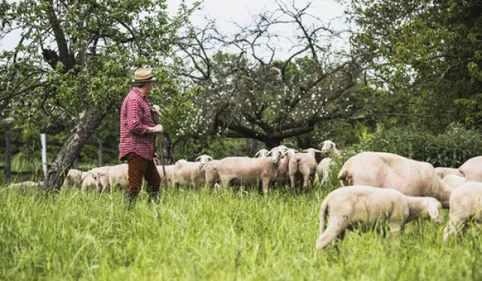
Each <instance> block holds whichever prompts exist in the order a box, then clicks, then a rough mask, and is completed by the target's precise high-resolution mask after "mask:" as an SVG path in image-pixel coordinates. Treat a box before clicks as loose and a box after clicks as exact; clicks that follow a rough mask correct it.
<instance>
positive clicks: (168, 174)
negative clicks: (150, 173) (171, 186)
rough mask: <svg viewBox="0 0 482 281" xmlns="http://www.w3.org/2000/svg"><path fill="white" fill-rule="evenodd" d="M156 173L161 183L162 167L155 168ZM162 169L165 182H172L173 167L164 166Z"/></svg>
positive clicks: (162, 178)
mask: <svg viewBox="0 0 482 281" xmlns="http://www.w3.org/2000/svg"><path fill="white" fill-rule="evenodd" d="M156 167H157V171H158V172H159V176H161V182H162V181H163V180H164V171H163V170H162V166H156ZM164 169H165V170H166V177H165V180H166V181H168V182H170V181H172V177H173V176H174V169H175V165H166V166H164Z"/></svg>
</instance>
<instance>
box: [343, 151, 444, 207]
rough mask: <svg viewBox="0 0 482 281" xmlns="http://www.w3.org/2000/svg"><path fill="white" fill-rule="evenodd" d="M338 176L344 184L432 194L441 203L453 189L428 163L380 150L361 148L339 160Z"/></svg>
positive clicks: (406, 192)
mask: <svg viewBox="0 0 482 281" xmlns="http://www.w3.org/2000/svg"><path fill="white" fill-rule="evenodd" d="M338 179H340V181H341V182H342V184H343V185H345V186H348V185H368V186H374V187H386V188H393V189H396V190H398V191H400V192H402V193H403V194H405V195H409V196H430V197H434V198H436V199H437V200H439V201H440V202H442V204H443V205H444V206H445V207H448V205H449V199H450V194H451V192H452V190H453V188H452V187H450V186H449V185H447V184H446V183H445V182H443V181H442V179H441V178H440V177H439V176H437V174H436V173H435V169H434V168H433V166H432V165H431V164H430V163H427V162H420V161H415V160H411V159H408V158H405V157H402V156H400V155H396V154H392V153H384V152H362V153H359V154H357V155H355V156H353V157H351V158H350V159H348V161H346V162H345V164H343V167H342V168H341V170H340V173H339V174H338Z"/></svg>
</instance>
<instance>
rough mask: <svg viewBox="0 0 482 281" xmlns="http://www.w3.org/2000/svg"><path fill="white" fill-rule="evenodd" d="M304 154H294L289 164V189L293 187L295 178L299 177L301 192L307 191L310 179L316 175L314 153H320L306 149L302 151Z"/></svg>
mask: <svg viewBox="0 0 482 281" xmlns="http://www.w3.org/2000/svg"><path fill="white" fill-rule="evenodd" d="M303 152H304V153H296V154H295V155H293V156H292V157H291V159H290V162H289V176H290V181H291V187H292V188H294V187H295V182H296V176H297V175H300V176H301V177H302V178H303V190H304V191H308V186H309V182H310V177H312V176H314V175H315V173H316V167H317V165H316V158H315V154H316V153H321V151H319V150H317V149H314V148H308V149H305V150H303Z"/></svg>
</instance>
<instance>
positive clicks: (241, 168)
mask: <svg viewBox="0 0 482 281" xmlns="http://www.w3.org/2000/svg"><path fill="white" fill-rule="evenodd" d="M270 155H271V157H269V158H250V157H226V158H224V159H222V160H221V162H220V163H219V164H218V165H217V167H215V169H216V171H217V172H218V174H219V178H220V180H221V182H222V184H223V185H224V186H226V185H234V184H237V185H247V184H254V183H258V182H259V181H261V182H262V186H263V194H264V195H267V194H268V193H269V184H270V182H272V181H273V180H275V179H276V177H277V174H278V172H277V169H278V165H279V160H280V155H281V151H280V150H279V149H275V150H274V151H272V152H271V153H270Z"/></svg>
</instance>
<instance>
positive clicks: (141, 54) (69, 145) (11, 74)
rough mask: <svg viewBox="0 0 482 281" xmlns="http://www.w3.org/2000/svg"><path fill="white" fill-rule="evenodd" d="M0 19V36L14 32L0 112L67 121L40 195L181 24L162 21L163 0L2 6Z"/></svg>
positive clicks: (0, 71)
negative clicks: (16, 38)
mask: <svg viewBox="0 0 482 281" xmlns="http://www.w3.org/2000/svg"><path fill="white" fill-rule="evenodd" d="M188 12H189V11H187V13H188ZM180 17H182V16H180ZM0 18H1V24H2V31H1V34H0V39H5V38H6V36H8V35H9V34H11V33H12V32H15V31H16V30H17V31H19V32H20V33H21V39H20V40H19V42H18V44H17V45H16V47H14V48H13V49H12V50H5V51H2V53H1V54H0V59H1V60H2V64H1V65H0V75H1V77H2V79H1V81H0V83H1V84H0V88H1V89H2V95H1V96H0V111H1V114H2V115H5V116H6V115H8V112H9V111H11V110H17V111H18V112H24V113H25V115H24V117H25V118H28V117H29V115H31V114H35V115H39V114H43V115H44V116H45V117H48V118H49V119H47V120H49V122H53V121H54V120H56V119H58V118H61V119H62V120H69V121H70V122H71V124H72V127H71V128H72V129H71V131H70V134H69V135H68V137H67V138H66V140H65V144H64V146H63V147H62V149H61V151H60V153H59V154H58V155H57V156H56V157H55V159H54V161H53V163H52V165H51V168H50V169H49V171H48V175H47V178H46V179H45V182H44V185H43V188H44V189H46V190H50V189H58V188H59V187H60V186H61V184H62V181H63V176H64V174H65V172H66V170H67V169H68V168H69V167H70V165H71V164H72V163H73V161H74V159H75V157H76V156H77V155H78V154H79V152H80V150H81V149H82V147H83V146H84V144H85V143H86V142H87V141H88V140H89V138H90V137H91V136H92V134H93V133H94V131H95V129H96V128H97V126H98V125H99V124H100V122H101V121H102V119H103V118H104V116H105V114H106V112H107V111H109V109H110V108H111V107H112V106H113V105H115V104H119V103H120V102H121V99H122V97H123V96H125V95H126V93H127V91H128V90H129V80H130V78H131V75H132V72H133V71H134V69H135V67H136V66H138V65H139V64H144V63H148V64H150V66H151V67H153V68H154V69H158V68H159V67H160V63H161V62H162V59H163V58H164V57H166V56H167V55H169V54H170V51H171V48H170V47H171V43H172V42H174V40H173V38H174V35H175V32H176V31H177V29H178V28H179V26H180V23H181V22H185V19H181V18H178V19H177V20H170V19H169V17H168V15H167V14H166V4H165V0H148V1H137V0H127V1H114V0H107V1H102V3H99V2H97V1H69V0H23V1H18V2H14V3H8V2H5V1H4V2H2V3H1V5H0Z"/></svg>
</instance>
